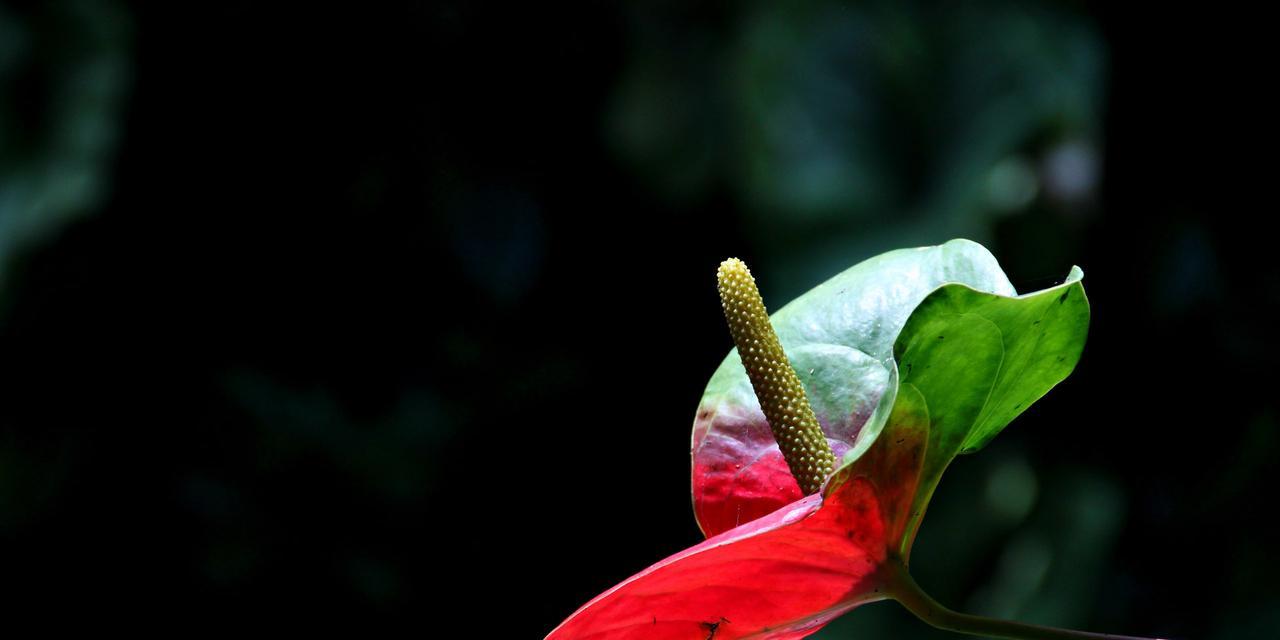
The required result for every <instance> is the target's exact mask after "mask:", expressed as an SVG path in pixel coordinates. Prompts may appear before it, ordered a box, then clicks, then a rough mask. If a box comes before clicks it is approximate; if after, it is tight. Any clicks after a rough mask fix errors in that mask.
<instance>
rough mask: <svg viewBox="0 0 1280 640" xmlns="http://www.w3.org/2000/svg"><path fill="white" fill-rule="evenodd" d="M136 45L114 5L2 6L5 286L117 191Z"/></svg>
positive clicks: (0, 220)
mask: <svg viewBox="0 0 1280 640" xmlns="http://www.w3.org/2000/svg"><path fill="white" fill-rule="evenodd" d="M129 43H130V23H129V16H128V14H127V13H126V12H125V10H124V8H123V7H121V6H119V5H118V4H116V3H114V2H89V1H83V2H55V3H48V4H47V5H44V6H42V7H39V8H37V9H35V10H31V11H23V12H18V11H14V10H10V9H7V8H6V7H4V6H3V5H0V285H2V284H3V281H4V277H5V270H6V268H7V267H8V266H9V264H10V263H11V262H12V261H13V260H14V259H15V258H16V257H17V254H18V253H19V252H20V251H22V249H23V248H24V247H25V246H26V245H27V244H28V243H31V242H35V241H40V240H44V239H47V238H48V237H50V236H51V235H52V234H53V233H55V232H56V231H57V230H58V229H59V228H60V227H61V226H62V225H64V224H66V223H67V222H68V221H70V220H71V219H73V218H75V217H77V216H80V215H84V214H86V213H91V212H93V211H94V210H95V209H96V208H97V207H99V206H100V205H101V202H102V200H103V198H104V196H105V194H106V192H107V191H108V190H109V185H110V176H111V163H112V160H113V157H114V152H115V149H116V147H117V144H118V140H119V136H120V133H121V131H120V129H121V126H122V119H123V108H124V107H123V103H124V99H125V95H126V93H127V91H128V88H129V85H130V82H131V77H130V74H131V65H130V49H129Z"/></svg>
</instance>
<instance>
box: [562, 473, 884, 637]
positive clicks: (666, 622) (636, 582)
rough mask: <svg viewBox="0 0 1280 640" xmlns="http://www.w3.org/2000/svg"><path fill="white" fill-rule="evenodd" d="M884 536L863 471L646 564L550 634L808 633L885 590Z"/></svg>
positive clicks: (876, 501)
mask: <svg viewBox="0 0 1280 640" xmlns="http://www.w3.org/2000/svg"><path fill="white" fill-rule="evenodd" d="M885 536H886V524H885V519H884V515H883V513H882V510H881V504H880V501H879V499H878V498H877V495H876V490H875V487H874V486H873V485H872V484H871V483H870V482H869V481H867V480H866V479H865V478H855V479H853V480H850V481H848V482H844V483H843V484H841V485H839V486H837V487H835V488H834V489H833V490H832V491H831V492H830V493H829V495H827V497H826V498H825V499H823V498H822V497H821V495H820V494H819V495H812V496H809V497H807V498H804V499H803V500H800V501H798V502H795V503H793V504H791V505H788V506H787V507H785V508H783V509H779V510H778V511H775V512H774V513H772V514H769V515H767V516H765V517H763V518H759V519H757V520H754V521H753V522H750V523H748V524H746V525H743V526H741V527H738V528H736V529H732V530H730V531H727V532H725V533H723V534H721V535H718V536H715V537H714V538H710V539H708V540H706V541H704V542H702V543H701V544H699V545H697V546H694V547H690V548H689V549H685V550H684V551H681V552H680V553H677V554H675V555H673V556H671V557H669V558H667V559H665V560H663V561H661V562H659V563H657V564H655V565H653V566H651V567H649V568H648V569H645V570H644V571H641V572H640V573H638V574H636V575H634V576H632V577H631V578H629V579H627V580H626V581H625V582H623V583H621V584H619V585H617V586H616V587H614V588H612V589H610V590H609V591H606V592H605V593H603V594H601V595H600V596H598V597H597V598H595V599H594V600H592V601H591V602H588V603H587V604H586V605H585V606H583V607H582V608H581V609H579V610H578V611H577V612H576V613H574V614H573V615H572V616H570V617H569V619H568V620H566V621H565V622H564V623H563V624H561V625H560V626H559V627H557V628H556V629H555V630H554V631H552V632H551V635H549V636H547V640H630V639H633V638H635V639H639V638H645V639H648V640H706V639H707V638H714V639H715V640H731V639H734V638H771V639H779V640H780V639H784V638H803V637H804V636H807V635H809V634H811V633H813V632H815V631H817V630H818V629H820V628H822V626H823V625H825V624H826V623H827V622H829V621H830V620H831V619H832V618H835V617H836V616H838V615H840V614H841V613H844V612H845V611H848V610H849V609H851V608H853V607H855V606H857V605H859V604H862V603H865V602H870V601H873V600H877V599H880V596H879V594H878V593H877V591H876V589H877V587H878V584H879V583H878V582H877V580H876V578H875V574H876V571H877V569H878V568H879V566H880V564H881V563H882V562H883V561H884V559H885V549H886V537H885Z"/></svg>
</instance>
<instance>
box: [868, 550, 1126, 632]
mask: <svg viewBox="0 0 1280 640" xmlns="http://www.w3.org/2000/svg"><path fill="white" fill-rule="evenodd" d="M883 570H884V578H885V587H884V590H885V592H886V593H887V594H888V595H889V597H891V598H893V599H894V600H897V601H898V603H900V604H901V605H902V606H903V607H906V609H907V610H908V611H910V612H911V613H913V614H915V616H916V617H917V618H920V619H921V620H923V621H924V622H926V623H928V624H929V625H931V626H934V627H937V628H939V629H944V630H946V631H954V632H956V633H967V634H970V635H975V636H986V637H989V638H1007V639H1008V640H1151V639H1148V638H1140V637H1136V636H1121V635H1113V634H1109V633H1091V632H1088V631H1073V630H1070V629H1057V628H1054V627H1042V626H1040V625H1035V624H1027V623H1024V622H1015V621H1012V620H998V619H995V618H984V617H982V616H975V615H970V614H967V613H959V612H956V611H952V610H951V609H948V608H946V607H944V606H942V605H941V604H938V602H937V601H936V600H934V599H933V598H931V597H929V594H927V593H925V592H924V590H923V589H921V588H920V585H918V584H916V581H915V579H914V578H912V577H911V574H910V573H908V572H907V569H906V567H905V566H903V565H902V563H901V562H899V561H896V560H890V561H888V562H887V563H886V564H885V565H884V567H883Z"/></svg>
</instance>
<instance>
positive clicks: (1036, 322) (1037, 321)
mask: <svg viewBox="0 0 1280 640" xmlns="http://www.w3.org/2000/svg"><path fill="white" fill-rule="evenodd" d="M1031 324H1040V321H1039V320H1036V321H1035V322H1032V323H1031Z"/></svg>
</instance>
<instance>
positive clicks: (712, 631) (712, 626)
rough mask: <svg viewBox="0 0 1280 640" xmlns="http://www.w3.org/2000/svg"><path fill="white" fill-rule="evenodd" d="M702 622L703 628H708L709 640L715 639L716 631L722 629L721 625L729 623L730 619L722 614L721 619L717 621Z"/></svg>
mask: <svg viewBox="0 0 1280 640" xmlns="http://www.w3.org/2000/svg"><path fill="white" fill-rule="evenodd" d="M700 624H701V625H702V628H703V629H706V630H707V640H713V638H715V637H716V632H717V631H719V630H720V625H722V624H729V619H728V618H725V617H724V616H720V619H719V620H718V621H716V622H703V623H700Z"/></svg>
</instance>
